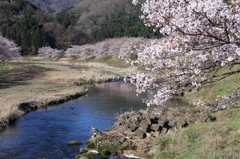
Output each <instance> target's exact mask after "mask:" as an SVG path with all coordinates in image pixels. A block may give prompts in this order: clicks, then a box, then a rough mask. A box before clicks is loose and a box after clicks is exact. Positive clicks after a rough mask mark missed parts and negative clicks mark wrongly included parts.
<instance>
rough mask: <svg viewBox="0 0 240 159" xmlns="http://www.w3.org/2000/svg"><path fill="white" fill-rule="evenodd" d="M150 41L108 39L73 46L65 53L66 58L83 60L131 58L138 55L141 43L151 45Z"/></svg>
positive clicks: (141, 39)
mask: <svg viewBox="0 0 240 159" xmlns="http://www.w3.org/2000/svg"><path fill="white" fill-rule="evenodd" d="M150 41H151V40H149V39H145V38H126V37H123V38H114V39H106V40H104V41H102V42H98V43H96V44H85V45H72V46H71V47H70V48H68V49H67V50H66V51H65V53H64V56H65V57H76V58H81V59H87V58H103V57H106V56H111V57H119V58H129V57H131V56H134V55H137V52H138V50H139V49H140V48H141V45H140V44H141V43H143V44H150Z"/></svg>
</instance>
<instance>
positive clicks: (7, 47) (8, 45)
mask: <svg viewBox="0 0 240 159" xmlns="http://www.w3.org/2000/svg"><path fill="white" fill-rule="evenodd" d="M21 57H22V56H21V54H20V47H18V46H17V44H15V43H14V42H13V41H11V40H8V39H6V38H4V37H3V36H2V35H0V63H2V64H5V63H7V62H8V61H10V60H16V59H20V58H21Z"/></svg>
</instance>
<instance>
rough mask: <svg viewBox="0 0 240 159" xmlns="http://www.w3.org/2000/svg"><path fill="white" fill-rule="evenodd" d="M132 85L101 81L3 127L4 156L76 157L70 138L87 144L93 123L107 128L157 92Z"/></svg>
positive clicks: (0, 151) (28, 158)
mask: <svg viewBox="0 0 240 159" xmlns="http://www.w3.org/2000/svg"><path fill="white" fill-rule="evenodd" d="M132 87H133V86H132V85H130V84H128V83H123V82H111V83H104V84H98V85H94V86H91V87H90V88H89V92H88V93H87V95H85V96H83V97H81V98H78V99H76V100H72V101H69V102H66V103H63V104H59V105H52V106H48V107H47V108H44V109H43V108H40V109H38V110H37V111H35V112H31V113H28V114H27V115H25V116H24V117H22V118H20V119H19V120H17V121H16V122H15V123H14V124H12V125H10V126H9V127H7V128H6V129H4V130H3V131H0V159H73V158H74V157H75V156H76V155H78V148H79V146H69V145H67V143H68V142H70V141H74V140H78V141H80V142H82V143H83V144H82V145H81V146H80V147H85V146H86V141H87V140H88V139H89V138H90V136H91V134H92V133H91V127H92V126H95V127H96V128H98V129H99V130H101V131H104V129H106V128H111V126H112V125H113V123H114V122H115V121H116V120H117V119H116V117H117V114H119V113H123V112H125V111H131V110H140V109H145V108H146V104H144V103H142V100H141V98H152V97H153V94H151V92H148V93H146V94H142V95H140V96H138V97H137V96H136V93H135V92H134V91H129V88H132ZM168 105H170V106H176V105H179V104H178V103H177V102H169V103H168ZM70 107H73V109H71V108H70Z"/></svg>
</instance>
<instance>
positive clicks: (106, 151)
mask: <svg viewBox="0 0 240 159" xmlns="http://www.w3.org/2000/svg"><path fill="white" fill-rule="evenodd" d="M100 153H101V155H102V156H103V157H108V156H110V155H111V152H110V151H109V150H107V149H103V150H102V151H101V152H100Z"/></svg>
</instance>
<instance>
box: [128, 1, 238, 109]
mask: <svg viewBox="0 0 240 159" xmlns="http://www.w3.org/2000/svg"><path fill="white" fill-rule="evenodd" d="M137 3H139V2H138V1H136V0H134V1H133V4H137ZM239 6H240V1H239V0H229V1H227V2H223V1H222V0H191V1H188V0H166V1H165V0H164V1H163V0H148V1H146V2H145V3H143V4H142V11H143V15H142V16H141V17H140V18H141V19H143V20H144V22H145V24H146V25H148V26H155V27H157V28H160V32H161V33H162V34H163V35H164V37H163V38H162V39H157V40H153V41H152V43H151V45H150V46H145V48H144V50H143V51H141V52H140V53H139V54H138V60H137V61H133V62H132V64H133V66H134V67H137V66H139V65H141V66H144V67H145V68H147V69H151V70H152V72H153V73H155V74H156V75H157V77H156V78H157V79H159V80H162V81H166V82H162V83H161V86H160V85H157V84H155V85H153V84H150V83H149V81H148V82H145V81H146V80H148V79H147V78H144V79H143V78H138V75H136V76H134V77H133V78H134V82H133V83H135V84H136V85H137V88H138V89H137V91H138V92H141V91H140V90H139V88H141V89H143V91H145V89H146V87H145V86H144V85H143V84H145V83H146V84H147V85H152V86H154V87H155V88H157V89H159V92H158V93H157V94H156V96H155V99H153V100H151V101H147V102H148V105H149V104H157V105H163V104H164V103H165V102H166V100H167V99H170V97H171V96H172V95H174V94H178V93H179V92H180V91H181V90H183V89H184V87H185V86H186V85H187V86H193V87H200V86H201V83H202V82H203V81H206V80H208V79H207V78H206V77H205V74H206V73H207V72H209V71H212V70H213V69H214V68H216V66H220V67H224V66H229V65H231V64H233V63H236V62H240V7H239ZM152 82H155V80H153V81H152Z"/></svg>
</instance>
